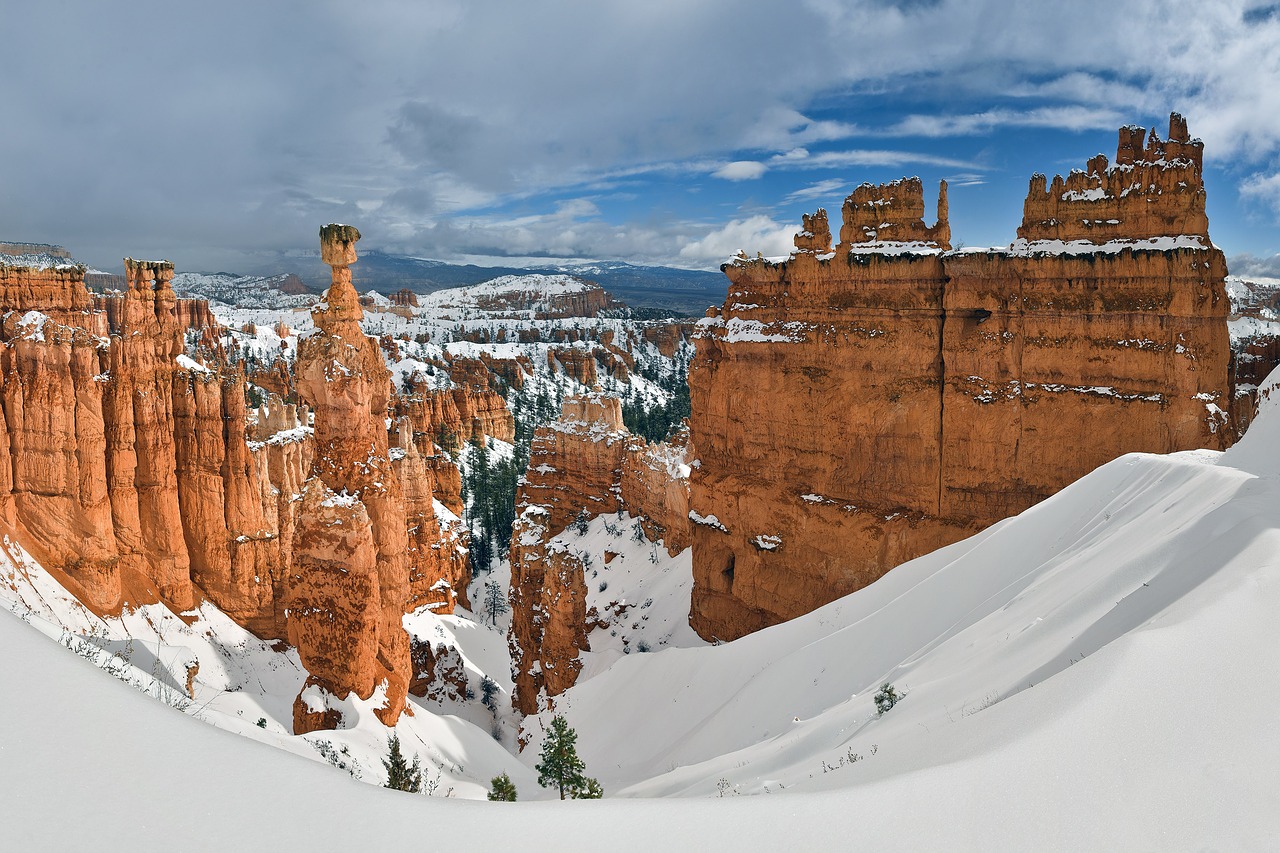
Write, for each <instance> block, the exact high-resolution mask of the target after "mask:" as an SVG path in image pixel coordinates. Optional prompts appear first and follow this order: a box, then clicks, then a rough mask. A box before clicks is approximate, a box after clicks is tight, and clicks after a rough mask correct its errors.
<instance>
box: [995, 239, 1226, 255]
mask: <svg viewBox="0 0 1280 853" xmlns="http://www.w3.org/2000/svg"><path fill="white" fill-rule="evenodd" d="M1210 248H1213V246H1212V244H1210V243H1209V242H1208V241H1207V240H1205V239H1204V238H1203V237H1199V236H1197V235H1195V234H1181V235H1178V236H1175V237H1151V238H1149V239H1145V240H1110V241H1108V242H1106V243H1091V242H1089V241H1088V240H1021V239H1020V240H1014V241H1013V243H1012V244H1010V246H1009V248H1008V249H993V250H991V251H996V252H1002V253H1005V254H1009V255H1016V256H1021V257H1028V256H1031V255H1093V254H1105V255H1114V254H1118V253H1119V252H1124V251H1133V252H1137V251H1148V252H1167V251H1171V250H1173V249H1210Z"/></svg>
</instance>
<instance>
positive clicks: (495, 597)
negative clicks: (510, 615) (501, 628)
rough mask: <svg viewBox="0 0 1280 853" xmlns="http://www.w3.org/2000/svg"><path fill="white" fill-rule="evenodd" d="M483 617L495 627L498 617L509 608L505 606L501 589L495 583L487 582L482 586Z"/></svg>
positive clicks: (504, 598)
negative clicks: (487, 618) (486, 617)
mask: <svg viewBox="0 0 1280 853" xmlns="http://www.w3.org/2000/svg"><path fill="white" fill-rule="evenodd" d="M483 607H484V610H483V611H482V612H483V613H484V615H486V616H488V617H489V621H490V622H491V623H492V624H494V625H497V624H498V617H499V616H501V615H502V614H503V613H506V612H507V611H508V610H510V609H511V607H510V606H509V605H508V604H507V597H506V595H504V594H503V592H502V587H500V586H498V584H497V582H496V581H487V582H486V583H485V585H484V605H483Z"/></svg>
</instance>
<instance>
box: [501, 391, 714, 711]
mask: <svg viewBox="0 0 1280 853" xmlns="http://www.w3.org/2000/svg"><path fill="white" fill-rule="evenodd" d="M683 454H684V448H683V447H679V446H673V447H668V446H667V445H665V444H653V445H650V444H646V443H645V441H644V440H643V439H641V438H638V437H636V436H633V435H631V434H630V433H629V432H627V430H626V428H625V427H624V426H623V424H622V403H621V401H620V400H619V399H618V398H617V397H610V396H607V395H605V394H601V393H591V394H584V395H581V396H576V397H569V398H566V399H565V401H564V404H563V406H562V408H561V413H560V419H559V420H558V421H557V422H556V423H554V424H552V425H551V426H550V427H544V428H542V429H539V430H538V431H537V432H536V433H535V434H534V438H533V444H532V446H531V448H530V455H529V468H528V470H527V471H526V473H525V478H524V480H523V481H522V483H521V486H520V489H519V491H518V492H517V494H516V513H517V517H516V522H515V525H514V527H513V529H512V535H511V611H512V617H511V629H510V633H509V634H508V645H509V647H510V649H511V659H512V675H513V678H514V680H515V693H514V695H513V697H512V702H513V704H514V705H515V707H516V708H517V710H519V711H520V712H521V713H523V714H532V713H536V712H537V711H538V710H539V708H538V705H539V702H540V701H545V698H549V697H554V696H557V695H559V694H561V693H563V692H564V691H565V690H568V689H569V688H570V687H572V686H573V684H574V682H575V681H576V680H577V677H578V673H579V671H580V670H581V667H582V664H581V662H580V661H579V659H578V656H579V653H580V652H582V651H585V650H589V648H590V647H589V645H588V640H587V634H588V631H589V629H590V626H589V625H588V624H587V623H588V614H587V610H586V600H587V588H586V581H585V577H584V574H583V566H582V562H581V560H580V559H579V557H578V555H577V553H576V552H574V551H573V550H571V549H569V548H567V547H564V546H563V545H562V544H561V543H560V542H557V541H552V540H553V538H554V537H555V536H556V535H557V534H559V533H561V532H562V531H563V530H564V529H565V528H566V527H567V526H568V525H569V523H570V522H571V521H573V520H574V518H575V517H577V516H578V514H579V513H581V512H584V511H585V513H586V514H587V515H588V516H595V515H604V514H608V513H612V512H617V511H619V510H620V509H626V510H627V511H629V512H631V513H632V515H637V514H640V513H647V514H649V515H648V517H647V518H646V519H644V520H643V521H642V523H643V524H644V525H645V531H646V533H647V534H649V536H650V537H651V538H652V539H657V538H659V537H660V536H665V537H666V544H667V548H668V550H669V551H671V553H673V554H674V553H678V551H679V550H680V547H677V546H679V545H680V543H687V541H688V531H689V524H688V506H689V503H688V491H687V479H686V478H687V474H688V468H687V466H684V457H683ZM628 501H632V502H633V503H628Z"/></svg>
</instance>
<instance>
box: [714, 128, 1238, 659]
mask: <svg viewBox="0 0 1280 853" xmlns="http://www.w3.org/2000/svg"><path fill="white" fill-rule="evenodd" d="M1173 124H1174V127H1173V132H1172V133H1171V136H1172V137H1173V139H1172V140H1170V141H1167V142H1166V141H1162V140H1159V139H1158V137H1156V136H1155V135H1154V134H1152V136H1151V138H1150V139H1149V141H1148V143H1147V144H1146V145H1145V146H1137V145H1136V142H1134V139H1135V136H1134V133H1133V132H1132V131H1128V130H1126V131H1122V133H1121V138H1122V142H1121V157H1120V158H1118V159H1119V160H1120V161H1121V162H1120V163H1118V164H1117V165H1116V166H1115V167H1111V168H1110V169H1108V167H1107V166H1106V164H1105V158H1101V159H1099V158H1095V160H1094V161H1091V165H1090V171H1089V172H1080V173H1075V175H1073V177H1071V178H1069V179H1067V181H1066V182H1065V183H1064V184H1063V188H1062V189H1061V190H1060V191H1059V192H1058V201H1059V202H1061V204H1062V205H1067V206H1068V207H1069V209H1070V210H1071V211H1073V213H1072V215H1073V216H1075V215H1077V214H1079V217H1078V218H1080V217H1084V214H1083V213H1081V211H1083V210H1085V208H1086V207H1087V206H1088V205H1101V206H1104V207H1105V206H1106V205H1109V204H1112V203H1113V200H1114V202H1115V204H1117V205H1120V207H1117V208H1116V210H1117V211H1125V212H1130V213H1132V215H1129V214H1128V213H1126V215H1127V216H1128V218H1127V219H1126V220H1122V222H1127V223H1128V224H1127V226H1126V227H1125V229H1119V230H1117V229H1116V228H1111V224H1109V223H1107V222H1106V221H1105V220H1106V219H1108V218H1115V217H1114V216H1112V214H1111V213H1107V214H1106V215H1105V216H1104V215H1103V214H1101V213H1099V214H1097V215H1096V216H1095V215H1094V214H1089V217H1092V218H1098V217H1102V218H1103V220H1104V221H1103V225H1106V226H1107V227H1106V228H1102V229H1101V230H1092V231H1086V230H1071V229H1066V230H1059V231H1054V230H1052V229H1053V228H1057V227H1058V225H1057V224H1054V223H1049V220H1050V219H1053V218H1054V217H1055V216H1056V215H1057V214H1056V213H1054V212H1053V211H1048V212H1045V213H1044V214H1043V215H1041V213H1040V212H1037V211H1040V210H1041V208H1038V207H1035V205H1033V201H1034V202H1036V204H1038V203H1039V202H1038V201H1037V199H1038V196H1037V192H1038V191H1036V190H1035V187H1034V181H1033V193H1032V196H1033V198H1032V199H1030V200H1029V201H1028V208H1027V210H1028V214H1027V221H1026V222H1024V227H1023V229H1022V230H1020V232H1019V234H1020V236H1021V237H1023V239H1020V240H1018V241H1017V242H1015V243H1014V244H1013V245H1012V246H1010V247H1009V248H1007V249H991V250H979V251H973V250H963V251H956V252H951V251H946V246H947V243H946V241H947V240H948V239H949V233H948V232H946V231H944V229H943V225H944V223H945V222H946V210H945V207H946V202H945V188H944V190H943V197H942V199H941V202H940V205H939V207H940V211H939V222H938V225H937V226H934V228H931V229H930V228H926V227H925V226H924V223H923V220H922V219H921V216H922V214H923V203H922V199H921V196H920V191H919V182H918V181H914V180H904V181H902V182H895V183H893V184H887V185H883V186H881V187H872V186H870V185H863V186H862V187H859V188H858V189H857V190H855V192H854V193H853V194H852V195H851V196H850V197H849V200H848V201H846V203H845V207H844V225H843V227H842V228H841V243H840V244H839V246H837V248H836V250H835V251H834V253H824V252H823V251H822V249H823V248H824V247H823V246H822V239H821V233H820V232H821V231H822V227H823V221H824V220H825V217H817V216H815V217H811V218H806V220H805V224H804V228H805V230H804V231H803V232H802V233H801V234H800V235H799V237H798V238H797V241H796V246H797V251H796V252H795V253H794V254H793V255H792V256H791V257H790V258H789V259H787V260H785V261H781V262H776V263H775V262H771V261H768V260H765V259H762V258H758V259H755V260H750V259H748V258H747V257H746V255H745V254H740V255H739V256H738V257H737V258H735V259H733V260H732V261H731V262H730V263H728V264H726V265H725V266H724V267H722V269H723V270H724V272H725V273H726V275H727V276H728V278H729V281H730V287H729V294H728V298H727V299H726V300H725V303H724V305H723V307H722V308H720V309H718V310H713V311H712V312H710V315H709V316H708V317H706V318H704V319H703V320H701V321H699V324H698V329H697V332H696V333H695V341H696V344H697V355H696V357H695V359H694V362H693V364H692V366H691V368H690V373H689V386H690V392H691V399H692V410H693V414H692V416H691V418H690V429H691V447H692V448H693V451H692V453H691V454H690V455H691V457H692V461H691V462H690V465H691V467H692V473H691V478H690V518H691V519H692V520H693V522H694V526H693V548H694V560H693V566H694V591H693V603H692V613H691V622H692V624H693V626H694V627H695V629H697V631H698V632H699V633H700V634H701V635H702V636H703V637H704V638H708V639H710V638H713V637H714V638H718V639H722V640H727V639H733V638H736V637H739V636H742V635H743V634H746V633H750V632H752V631H755V630H758V629H760V628H763V627H765V626H767V625H770V624H774V623H776V622H779V621H783V620H786V619H790V618H794V617H795V616H799V615H801V614H803V613H807V612H809V611H811V610H813V609H815V608H816V607H818V606H820V605H822V604H825V603H827V602H829V601H831V600H833V599H835V598H838V597H840V596H843V595H846V594H848V593H850V592H852V591H854V590H856V589H859V588H861V587H863V586H865V585H867V584H869V583H871V582H872V581H874V580H875V579H876V578H878V577H880V576H881V575H882V574H883V573H884V572H886V571H888V570H889V569H890V568H892V567H893V566H895V565H897V564H899V563H901V562H904V561H906V560H909V559H911V558H913V557H916V556H919V555H920V554H923V553H927V552H928V551H931V550H934V549H935V548H938V547H940V546H942V545H945V544H948V543H950V542H953V541H955V540H957V539H960V538H963V537H964V536H966V535H969V534H970V533H973V532H975V531H977V530H979V529H981V528H983V527H985V526H987V525H989V524H991V523H993V522H995V521H997V520H999V519H1000V518H1003V517H1006V516H1008V515H1011V514H1015V513H1017V512H1020V511H1021V510H1023V509H1025V508H1027V507H1029V506H1031V505H1032V504H1034V503H1036V502H1037V501H1039V500H1042V499H1044V498H1045V497H1047V496H1048V495H1050V494H1053V493H1054V492H1056V491H1058V490H1059V489H1061V488H1063V487H1064V486H1066V485H1067V484H1068V483H1070V482H1072V481H1073V480H1075V479H1077V478H1078V477H1080V476H1081V475H1083V474H1084V473H1086V472H1088V471H1090V470H1092V469H1093V468H1094V467H1096V466H1098V465H1100V464H1102V463H1103V462H1106V461H1108V460H1110V459H1113V458H1115V457H1116V456H1119V455H1121V454H1123V453H1127V452H1131V451H1149V452H1155V453H1164V452H1170V451H1175V450H1185V449H1190V448H1196V447H1211V448H1223V447H1225V446H1227V445H1228V444H1229V443H1230V441H1231V438H1232V436H1233V435H1234V432H1233V430H1232V425H1231V424H1230V423H1229V420H1230V419H1229V414H1228V413H1229V410H1230V395H1229V379H1228V368H1227V365H1228V360H1229V349H1230V347H1229V341H1228V335H1227V327H1226V322H1225V321H1226V317H1227V312H1228V301H1227V299H1226V295H1225V290H1224V285H1223V280H1224V277H1225V274H1226V264H1225V261H1224V259H1223V256H1222V253H1221V252H1220V251H1219V250H1217V249H1216V248H1214V247H1213V246H1212V244H1211V243H1210V242H1209V240H1208V237H1207V223H1206V222H1205V220H1204V218H1203V210H1204V198H1203V185H1202V183H1201V181H1200V176H1199V163H1200V151H1201V146H1200V143H1199V142H1197V141H1192V140H1190V139H1188V138H1187V135H1186V129H1185V123H1184V122H1181V120H1180V119H1179V118H1178V117H1176V116H1175V118H1174V122H1173ZM1126 141H1127V144H1126ZM1122 180H1128V181H1130V182H1132V181H1135V180H1140V181H1142V182H1143V183H1142V184H1141V186H1139V187H1137V188H1133V189H1129V190H1128V191H1127V188H1128V187H1129V184H1124V185H1122V184H1121V181H1122ZM1055 186H1057V183H1055ZM1162 188H1164V189H1166V190H1168V192H1167V193H1163V194H1162V193H1161V192H1159V191H1160V190H1161V189H1162ZM1095 190H1097V191H1096V192H1095ZM1064 194H1065V195H1066V196H1067V197H1066V198H1061V197H1062V196H1063V195H1064ZM1077 196H1078V197H1077ZM1095 196H1096V197H1095ZM1139 196H1141V198H1142V200H1141V202H1140V203H1139V201H1138V200H1136V199H1138V197H1139ZM1113 197H1114V198H1113ZM1131 197H1132V198H1131ZM1057 203H1058V202H1055V204H1057ZM1071 205H1083V206H1085V207H1079V208H1077V207H1070V206H1071ZM1068 207H1055V208H1054V210H1056V211H1059V212H1062V211H1066V210H1068ZM1090 209H1092V208H1090ZM1045 210H1047V208H1045ZM876 211H881V212H882V214H883V219H882V222H883V223H884V224H886V225H888V226H889V227H888V228H885V227H876V225H875V223H873V220H874V219H876V216H875V215H874V214H875V212H876ZM1133 211H1139V212H1140V215H1139V213H1136V212H1133ZM1064 215H1065V214H1064ZM1117 215H1119V214H1117ZM1089 217H1085V218H1089ZM1089 227H1092V226H1089ZM1072 228H1074V226H1072ZM1080 228H1081V229H1085V228H1086V226H1084V225H1081V226H1080ZM894 229H896V230H894ZM1051 235H1058V236H1057V237H1055V239H1052V240H1050V239H1048V238H1049V237H1050V236H1051ZM1080 235H1084V236H1087V237H1088V238H1089V239H1087V240H1086V239H1080V240H1076V238H1077V237H1079V236H1080ZM1121 236H1123V237H1124V238H1125V239H1120V237H1121ZM1063 238H1067V239H1069V240H1071V241H1074V242H1067V241H1065V240H1064V239H1063Z"/></svg>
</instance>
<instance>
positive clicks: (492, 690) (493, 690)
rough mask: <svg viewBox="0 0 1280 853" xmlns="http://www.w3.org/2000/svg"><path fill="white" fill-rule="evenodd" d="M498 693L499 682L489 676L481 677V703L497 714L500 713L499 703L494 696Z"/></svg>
mask: <svg viewBox="0 0 1280 853" xmlns="http://www.w3.org/2000/svg"><path fill="white" fill-rule="evenodd" d="M497 695H498V682H496V681H494V680H493V679H492V678H490V677H489V676H487V675H486V676H484V677H483V678H481V679H480V704H481V705H484V706H485V707H486V708H488V709H489V710H490V711H493V712H494V713H495V714H496V713H498V705H497V703H496V702H495V701H494V697H495V696H497Z"/></svg>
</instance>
